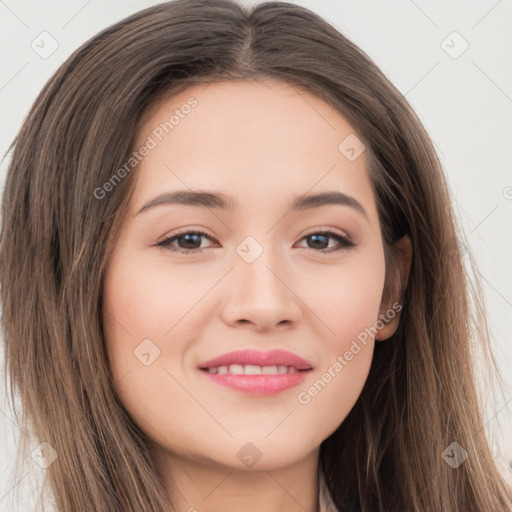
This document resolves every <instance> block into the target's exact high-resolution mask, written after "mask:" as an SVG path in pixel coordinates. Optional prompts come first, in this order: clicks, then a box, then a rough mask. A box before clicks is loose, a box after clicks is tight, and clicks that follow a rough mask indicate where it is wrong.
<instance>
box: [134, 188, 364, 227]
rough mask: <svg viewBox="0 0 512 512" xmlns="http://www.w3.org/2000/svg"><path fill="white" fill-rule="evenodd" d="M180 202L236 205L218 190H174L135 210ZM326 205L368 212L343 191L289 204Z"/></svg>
mask: <svg viewBox="0 0 512 512" xmlns="http://www.w3.org/2000/svg"><path fill="white" fill-rule="evenodd" d="M173 204H182V205H189V206H197V207H200V208H215V209H221V210H234V209H236V207H237V202H236V201H235V200H234V199H233V198H232V197H230V196H227V195H225V194H222V193H220V192H207V191H202V190H197V191H192V190H176V191H174V192H164V193H163V194H160V195H158V196H156V197H154V198H153V199H150V200H149V201H148V202H147V203H145V204H144V206H143V207H142V208H141V209H140V210H139V211H138V212H137V215H138V214H139V213H142V212H144V211H147V210H149V209H151V208H154V207H156V206H161V205H173ZM326 205H342V206H349V207H351V208H353V209H355V210H356V211H358V212H359V213H360V214H362V215H363V216H364V217H365V218H366V219H367V220H369V218H368V214H367V213H366V210H365V209H364V208H363V206H362V204H361V203H360V202H359V201H358V200H357V199H355V198H354V197H352V196H349V195H347V194H344V193H343V192H335V191H329V192H320V193H315V194H304V195H302V196H299V197H297V198H295V200H294V201H293V203H292V204H291V206H290V210H291V211H301V210H309V209H312V208H320V207H321V206H326Z"/></svg>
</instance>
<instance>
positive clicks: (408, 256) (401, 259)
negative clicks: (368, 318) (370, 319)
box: [375, 235, 412, 341]
mask: <svg viewBox="0 0 512 512" xmlns="http://www.w3.org/2000/svg"><path fill="white" fill-rule="evenodd" d="M392 252H393V255H394V258H395V261H394V263H393V264H392V265H393V269H394V271H393V272H392V273H391V276H389V279H386V286H387V287H389V288H390V289H391V290H393V292H392V293H388V294H385V296H387V297H389V300H386V301H383V302H382V303H381V307H380V310H379V318H378V319H377V321H376V325H377V326H378V327H377V328H378V331H377V333H376V335H375V341H384V340H387V339H388V338H390V337H391V336H392V335H393V334H394V333H395V332H396V330H397V329H398V325H399V323H400V311H401V310H402V308H403V306H402V305H401V299H402V295H403V291H404V290H405V289H406V287H407V283H408V281H409V274H410V270H411V262H412V244H411V239H410V238H409V236H407V235H405V236H403V237H402V238H400V240H398V241H397V242H396V243H395V245H394V246H393V251H392ZM395 305H396V306H395ZM398 305H401V307H400V308H398V307H397V306H398ZM381 326H382V327H381Z"/></svg>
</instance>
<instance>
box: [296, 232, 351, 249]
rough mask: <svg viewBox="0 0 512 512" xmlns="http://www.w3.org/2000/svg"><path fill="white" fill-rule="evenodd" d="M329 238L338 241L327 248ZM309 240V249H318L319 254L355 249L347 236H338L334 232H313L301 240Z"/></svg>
mask: <svg viewBox="0 0 512 512" xmlns="http://www.w3.org/2000/svg"><path fill="white" fill-rule="evenodd" d="M329 238H334V239H335V240H337V241H338V245H337V246H336V245H335V246H334V247H331V248H329ZM308 239H309V240H311V243H312V245H313V247H310V248H311V249H319V252H324V253H329V252H335V251H341V250H342V249H349V248H351V247H355V245H356V244H355V243H354V242H352V240H351V239H350V237H349V236H348V235H340V234H338V233H335V232H334V231H329V230H324V231H314V232H312V233H309V234H308V235H306V236H305V237H304V238H302V240H308Z"/></svg>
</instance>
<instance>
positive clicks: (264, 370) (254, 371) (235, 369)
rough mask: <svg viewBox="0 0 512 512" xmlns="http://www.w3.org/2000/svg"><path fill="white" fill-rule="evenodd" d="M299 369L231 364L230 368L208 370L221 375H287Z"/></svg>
mask: <svg viewBox="0 0 512 512" xmlns="http://www.w3.org/2000/svg"><path fill="white" fill-rule="evenodd" d="M296 371H297V368H295V367H293V366H286V365H282V364H280V365H279V366H276V365H274V366H258V365H256V364H246V365H242V364H231V365H229V366H218V367H216V368H208V372H209V373H219V374H221V375H223V374H226V373H231V374H232V375H261V374H263V375H281V374H285V373H295V372H296Z"/></svg>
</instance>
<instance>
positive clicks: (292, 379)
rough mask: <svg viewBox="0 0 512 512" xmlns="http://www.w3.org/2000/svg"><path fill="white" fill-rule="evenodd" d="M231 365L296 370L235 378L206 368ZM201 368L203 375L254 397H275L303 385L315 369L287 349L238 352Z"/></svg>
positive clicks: (210, 361) (218, 358) (212, 360)
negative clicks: (292, 368)
mask: <svg viewBox="0 0 512 512" xmlns="http://www.w3.org/2000/svg"><path fill="white" fill-rule="evenodd" d="M231 364H241V365H246V364H254V365H258V366H279V365H285V366H291V367H294V368H295V369H296V372H295V373H284V374H278V375H269V374H260V375H233V374H229V373H227V374H226V373H225V374H218V373H209V372H208V371H207V368H212V367H218V366H229V365H231ZM199 369H200V370H203V371H204V374H205V375H206V376H207V377H209V378H210V379H211V380H213V381H214V382H216V383H217V384H220V385H222V386H227V387H230V388H233V389H236V390H238V391H242V392H243V393H248V394H252V395H274V394H276V393H280V392H281V391H284V390H285V389H288V388H291V387H294V386H297V385H299V384H300V383H302V382H303V381H304V380H305V379H306V377H307V375H308V373H309V371H310V370H312V369H313V368H312V366H311V364H310V363H309V362H308V361H306V360H305V359H302V358H301V357H299V356H297V355H296V354H292V353H291V352H287V351H285V350H270V351H268V352H259V351H257V350H238V351H236V352H230V353H228V354H224V355H222V356H220V357H216V358H214V359H210V360H209V361H206V362H205V363H203V364H201V365H200V366H199Z"/></svg>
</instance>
